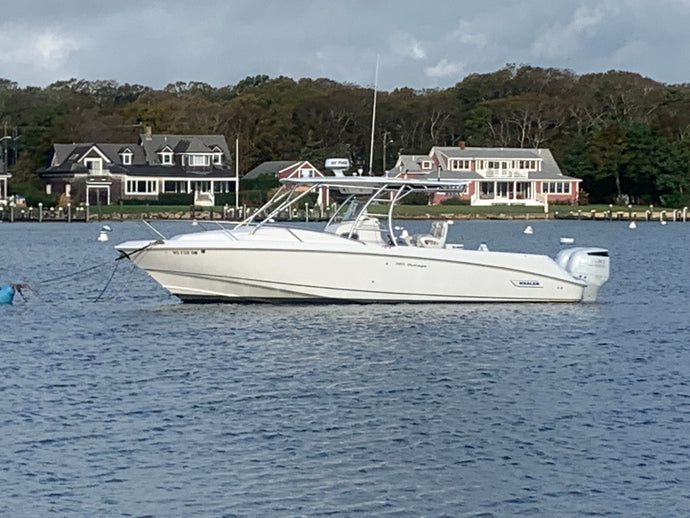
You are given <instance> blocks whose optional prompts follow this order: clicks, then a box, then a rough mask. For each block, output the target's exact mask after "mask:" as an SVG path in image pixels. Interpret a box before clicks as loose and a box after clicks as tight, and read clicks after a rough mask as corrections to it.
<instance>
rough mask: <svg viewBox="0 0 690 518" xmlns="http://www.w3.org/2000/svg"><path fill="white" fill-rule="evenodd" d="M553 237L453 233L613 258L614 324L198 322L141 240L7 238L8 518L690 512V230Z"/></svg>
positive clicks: (584, 230) (486, 226)
mask: <svg viewBox="0 0 690 518" xmlns="http://www.w3.org/2000/svg"><path fill="white" fill-rule="evenodd" d="M530 223H531V224H532V226H533V227H534V230H535V233H534V234H533V235H531V236H527V235H524V234H523V233H522V229H523V228H524V226H525V222H486V221H482V222H462V223H456V224H455V225H454V226H453V227H451V228H452V231H451V236H453V237H455V238H456V239H457V240H460V241H463V242H464V243H465V244H466V246H468V247H476V246H478V244H479V243H480V242H482V241H484V242H486V243H487V244H488V245H489V247H490V248H493V249H519V250H533V251H538V252H546V253H553V252H555V251H557V249H558V247H559V245H558V238H559V237H561V236H568V237H574V238H575V239H576V244H592V245H601V246H605V247H608V248H609V249H610V251H611V256H612V261H613V262H612V278H611V280H610V281H609V283H608V284H606V285H605V286H604V287H603V288H602V290H601V293H600V301H599V302H598V303H596V304H589V305H582V304H572V305H571V304H565V305H557V304H553V305H549V304H534V305H517V304H515V305H513V304H504V305H497V304H484V305H476V304H467V305H441V306H434V305H405V304H398V305H352V306H328V305H324V306H318V305H316V306H294V307H293V306H271V305H233V304H228V305H198V306H197V305H183V304H179V303H178V302H177V301H176V299H174V298H172V297H170V296H168V295H167V293H166V292H164V291H163V290H162V289H160V288H159V287H158V286H157V285H156V284H155V283H153V281H151V280H150V279H148V277H147V276H146V275H145V274H143V273H142V272H140V271H139V270H136V269H133V268H132V267H131V265H129V264H125V263H124V262H118V263H115V261H114V258H115V257H116V253H115V252H114V251H113V248H112V245H113V244H114V243H118V242H120V241H124V240H126V239H130V238H138V237H148V236H150V233H149V231H148V230H147V229H146V228H145V227H143V225H141V224H139V223H134V222H125V223H112V224H111V226H112V227H113V231H112V233H111V235H110V239H111V240H110V241H109V242H108V243H100V242H97V241H96V239H95V238H96V236H97V234H98V230H99V225H97V224H71V225H68V224H60V223H49V224H19V223H15V224H6V223H5V224H0V244H1V246H2V252H1V253H0V258H1V260H0V265H1V266H0V284H2V283H7V282H28V283H29V284H30V285H31V287H32V288H33V289H34V291H28V292H27V293H26V300H23V299H21V298H17V299H16V300H15V304H13V305H11V306H0V319H1V321H2V323H3V329H2V333H1V334H0V373H1V374H2V376H1V378H0V488H1V489H2V497H1V498H0V515H2V516H47V515H61V516H149V515H150V516H325V515H335V516H485V517H490V516H497V517H498V516H625V517H627V516H687V515H689V514H690V491H689V490H688V488H690V386H689V384H690V352H689V351H690V316H689V310H690V302H689V301H690V297H689V296H688V295H689V294H688V291H689V289H688V288H689V284H690V280H689V279H690V266H689V265H688V261H689V260H690V225H689V224H681V223H675V224H674V223H669V224H668V225H665V226H662V225H659V224H658V223H642V224H639V225H638V228H637V230H634V231H633V230H629V229H628V228H627V225H626V224H625V223H616V222H612V223H611V222H563V221H558V222H553V221H534V222H530ZM188 225H189V224H188V223H161V224H160V227H161V228H162V229H163V231H164V232H166V233H170V232H172V231H173V228H177V229H185V230H189V228H188ZM416 225H418V224H417V223H414V222H413V223H409V224H408V226H410V227H415V226H416ZM116 264H117V265H118V266H117V269H115V265H116ZM92 266H97V267H95V268H93V269H89V268H91V267H92ZM80 271H83V273H82V274H80V275H72V274H74V273H76V272H80ZM66 275H69V277H65V278H63V279H62V280H60V279H59V278H60V277H62V276H66Z"/></svg>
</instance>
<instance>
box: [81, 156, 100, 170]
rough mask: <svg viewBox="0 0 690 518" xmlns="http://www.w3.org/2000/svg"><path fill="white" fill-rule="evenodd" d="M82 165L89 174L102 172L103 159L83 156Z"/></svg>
mask: <svg viewBox="0 0 690 518" xmlns="http://www.w3.org/2000/svg"><path fill="white" fill-rule="evenodd" d="M84 165H85V166H86V169H88V171H89V174H103V160H102V159H100V158H85V159H84Z"/></svg>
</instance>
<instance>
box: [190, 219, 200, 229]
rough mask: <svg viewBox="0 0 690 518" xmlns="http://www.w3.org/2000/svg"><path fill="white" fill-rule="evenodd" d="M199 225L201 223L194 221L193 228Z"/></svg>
mask: <svg viewBox="0 0 690 518" xmlns="http://www.w3.org/2000/svg"><path fill="white" fill-rule="evenodd" d="M198 224H199V222H198V221H197V220H195V219H194V220H192V226H193V227H196V226H197V225H198Z"/></svg>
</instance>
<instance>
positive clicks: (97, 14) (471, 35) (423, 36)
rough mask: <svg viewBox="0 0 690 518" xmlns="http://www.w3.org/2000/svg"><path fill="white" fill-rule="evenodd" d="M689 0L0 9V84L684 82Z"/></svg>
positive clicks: (34, 1)
mask: <svg viewBox="0 0 690 518" xmlns="http://www.w3.org/2000/svg"><path fill="white" fill-rule="evenodd" d="M689 24H690V3H688V2H686V1H685V0H654V1H652V0H599V1H594V0H582V1H572V2H570V1H564V2H553V1H552V0H534V1H532V2H529V3H527V2H524V3H516V2H510V1H507V0H487V1H485V2H481V3H479V2H470V1H466V0H459V1H458V0H436V1H434V2H432V3H431V5H429V4H428V3H427V4H423V3H421V2H413V1H410V0H397V1H385V0H379V1H376V0H370V1H363V0H351V1H347V0H341V1H333V0H321V1H318V0H291V1H280V0H272V1H271V0H269V1H266V0H264V1H262V0H254V1H249V0H232V1H228V0H198V1H196V2H188V1H184V2H183V1H181V0H168V1H159V0H148V1H146V2H133V1H127V2H108V3H103V4H101V3H100V2H94V1H93V0H63V1H62V2H60V3H57V2H54V1H53V0H43V1H39V0H28V1H25V2H21V3H19V2H16V3H12V4H10V5H8V6H4V7H3V17H2V18H1V19H0V49H3V50H2V52H0V77H2V78H6V79H11V80H14V81H17V82H18V83H19V84H20V85H22V86H26V85H35V86H46V85H48V84H50V83H52V82H54V81H58V80H64V79H69V78H71V77H76V78H79V79H88V80H96V79H114V80H116V81H118V82H119V83H126V82H127V83H139V84H144V85H148V86H152V87H154V88H162V87H163V86H165V85H166V84H168V83H171V82H175V81H201V82H206V83H209V84H211V85H213V86H223V85H226V84H235V83H237V82H238V81H239V80H241V79H243V78H244V77H246V76H250V75H256V74H267V75H269V76H277V75H286V76H289V77H294V78H300V77H312V78H316V77H328V78H330V79H334V80H336V81H342V82H351V83H356V84H361V85H368V86H369V85H372V84H373V81H374V67H375V63H376V59H377V56H379V59H380V72H379V79H380V80H379V85H380V87H381V88H382V89H385V90H391V89H394V88H397V87H405V86H407V87H411V88H435V87H447V86H451V85H453V84H455V83H457V82H458V81H461V80H462V78H463V77H464V76H465V75H467V74H470V73H473V72H479V73H483V72H490V71H493V70H497V69H499V68H501V67H502V66H503V65H505V64H506V63H518V64H520V63H526V64H531V65H535V66H545V67H546V66H548V67H558V68H569V69H572V70H573V71H575V72H576V73H588V72H604V71H607V70H609V69H620V70H628V71H631V72H637V73H640V74H643V75H646V76H649V77H651V78H653V79H656V80H658V81H662V82H666V83H680V82H688V76H689V75H690V67H689V66H688V65H689V64H688V58H687V57H686V56H687V52H685V46H686V45H687V43H686V39H687V38H686V27H687V26H688V25H689Z"/></svg>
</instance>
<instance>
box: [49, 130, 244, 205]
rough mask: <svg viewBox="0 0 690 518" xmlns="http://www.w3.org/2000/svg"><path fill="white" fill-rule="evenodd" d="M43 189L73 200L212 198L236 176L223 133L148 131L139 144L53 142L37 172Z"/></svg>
mask: <svg viewBox="0 0 690 518" xmlns="http://www.w3.org/2000/svg"><path fill="white" fill-rule="evenodd" d="M37 173H38V175H39V177H40V178H41V179H43V180H44V182H45V186H46V193H47V194H60V195H64V197H65V198H66V199H67V200H69V201H70V202H72V203H81V202H85V203H86V204H87V205H89V204H90V205H94V204H97V203H101V204H110V203H113V202H114V201H116V200H119V199H122V200H151V201H153V200H160V199H161V196H164V195H189V197H190V201H191V197H192V196H193V199H194V202H195V203H196V201H197V200H204V201H208V200H213V199H214V197H215V196H217V195H218V194H227V193H236V192H237V185H238V178H237V175H236V172H235V171H234V170H233V168H232V160H231V157H230V151H229V149H228V145H227V143H226V141H225V137H224V136H222V135H164V134H160V135H159V134H152V133H151V131H150V129H149V128H147V129H146V131H145V133H143V134H142V135H140V137H139V141H138V142H137V143H121V144H113V143H94V142H91V143H81V144H53V146H52V149H51V158H50V165H49V166H48V167H46V168H44V169H40V170H38V171H37Z"/></svg>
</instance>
